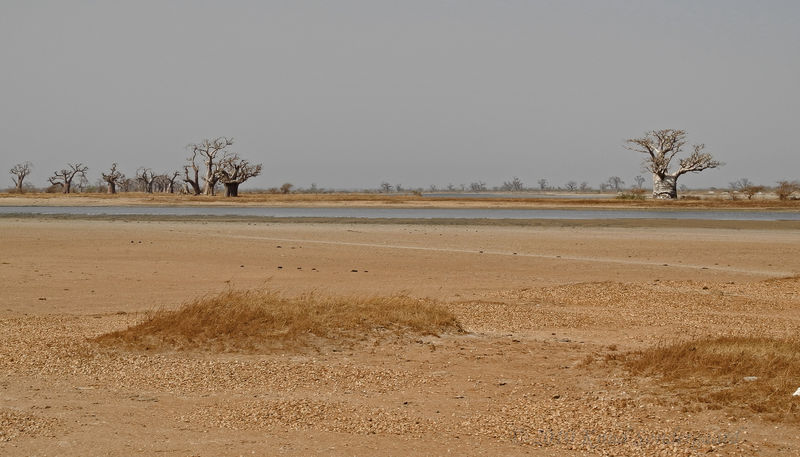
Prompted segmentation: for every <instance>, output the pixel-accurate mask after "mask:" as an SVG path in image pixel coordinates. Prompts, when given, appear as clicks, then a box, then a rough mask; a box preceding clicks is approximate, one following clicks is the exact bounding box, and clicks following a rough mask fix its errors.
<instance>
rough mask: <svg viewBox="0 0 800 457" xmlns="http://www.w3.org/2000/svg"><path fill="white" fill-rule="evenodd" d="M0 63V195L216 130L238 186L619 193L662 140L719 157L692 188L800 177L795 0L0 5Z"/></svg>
mask: <svg viewBox="0 0 800 457" xmlns="http://www.w3.org/2000/svg"><path fill="white" fill-rule="evenodd" d="M0 61H1V62H2V69H0V137H1V138H2V142H1V143H0V170H2V175H0V187H5V186H10V185H11V179H10V178H11V176H10V175H9V174H7V173H6V171H7V170H8V169H9V168H10V167H11V166H13V165H14V164H15V163H18V162H21V161H25V160H30V161H31V162H33V163H34V166H35V173H34V174H33V176H32V182H33V183H34V184H36V185H40V186H41V185H44V183H45V182H46V178H47V176H49V175H50V174H51V172H52V171H53V170H55V169H60V168H62V167H63V166H64V165H65V164H66V162H67V161H80V162H84V163H85V164H87V165H88V166H89V167H90V178H91V180H92V181H94V180H95V179H96V178H97V177H99V173H100V171H102V170H107V169H108V167H109V166H110V164H111V163H112V162H119V164H120V166H121V168H122V169H123V171H124V172H126V173H127V174H129V175H132V174H133V173H134V172H135V170H136V168H137V167H139V166H148V167H151V168H154V169H156V170H164V171H166V170H171V169H178V168H179V167H180V166H181V164H182V163H183V162H184V159H185V157H186V155H187V154H186V150H185V149H184V147H185V146H186V145H187V144H188V143H191V142H197V141H200V140H202V139H203V138H210V137H215V136H220V135H227V136H232V137H234V138H235V140H236V144H235V146H234V150H235V151H237V152H239V153H240V154H241V155H242V156H244V157H246V158H249V159H251V160H253V161H258V162H263V163H264V174H263V176H261V177H259V178H257V179H254V180H252V181H250V182H248V183H247V185H246V186H247V187H268V186H278V185H280V184H281V183H283V182H287V181H288V182H292V183H294V184H295V185H298V186H303V187H307V186H309V185H310V184H311V183H316V184H317V185H318V186H321V187H334V188H360V187H377V186H378V185H379V183H380V182H381V181H388V182H390V183H392V184H397V183H401V184H403V185H405V186H422V187H426V188H427V187H428V186H429V185H430V184H437V185H440V186H441V185H446V184H447V183H454V184H459V183H469V182H472V181H477V180H482V181H485V182H487V183H488V184H489V186H493V185H499V184H501V183H502V182H503V181H504V180H510V179H511V177H513V176H519V177H520V178H521V179H522V180H523V181H524V182H525V183H526V184H528V185H534V184H535V182H536V180H538V179H539V178H547V179H548V180H549V181H550V182H551V183H553V184H554V185H563V184H564V183H565V182H567V181H569V180H576V181H579V182H580V181H588V182H589V183H590V184H592V185H593V186H597V184H598V183H599V182H600V181H602V180H605V179H606V178H607V177H609V176H611V175H619V176H621V177H622V178H623V179H624V180H625V181H626V182H627V183H628V184H631V183H633V177H634V176H636V175H637V174H642V172H641V159H642V157H640V156H639V155H637V154H636V153H634V152H631V151H627V150H625V149H624V148H623V143H624V140H625V139H626V138H629V137H633V136H640V135H642V134H643V133H644V132H645V131H646V130H652V129H661V128H681V129H685V130H687V131H688V133H689V140H690V141H692V142H702V143H706V145H707V150H708V151H710V152H712V153H715V154H716V156H717V158H718V159H720V160H722V161H724V162H726V163H727V165H726V166H725V167H723V168H721V169H718V170H710V171H706V172H703V173H701V174H698V175H692V176H689V177H686V179H684V180H683V182H685V183H686V184H688V185H690V186H699V185H704V184H707V185H716V186H726V185H727V183H728V182H729V181H732V180H734V179H737V178H740V177H748V178H750V179H751V180H753V181H755V182H759V183H763V184H772V183H774V181H776V180H778V179H785V178H790V179H798V178H800V148H798V146H797V137H798V131H800V125H799V124H800V2H798V1H796V0H786V1H777V0H775V1H769V0H766V1H758V2H756V1H749V0H748V1H744V0H706V1H698V0H686V1H682V0H669V1H642V0H627V1H622V0H618V1H610V0H603V1H597V0H587V1H567V0H552V1H533V0H530V1H521V0H492V1H490V0H486V1H467V0H464V1H461V0H449V1H445V0H420V1H416V0H402V1H401V0H394V1H382V0H364V1H350V0H335V1H334V0H320V1H302V0H287V1H230V0H228V1H224V2H223V1H213V2H212V1H165V0H161V1H143V0H136V1H125V2H122V1H110V0H109V1H101V0H98V1H63V0H60V1H36V0H23V1H14V0H3V1H2V2H0ZM682 179H683V178H682ZM679 183H680V182H679Z"/></svg>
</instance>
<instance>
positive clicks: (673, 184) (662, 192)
mask: <svg viewBox="0 0 800 457" xmlns="http://www.w3.org/2000/svg"><path fill="white" fill-rule="evenodd" d="M653 198H658V199H673V198H678V177H677V176H670V175H658V174H656V173H653Z"/></svg>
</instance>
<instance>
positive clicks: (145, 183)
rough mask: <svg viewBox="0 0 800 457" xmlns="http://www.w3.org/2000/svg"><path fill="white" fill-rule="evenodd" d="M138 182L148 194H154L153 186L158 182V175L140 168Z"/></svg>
mask: <svg viewBox="0 0 800 457" xmlns="http://www.w3.org/2000/svg"><path fill="white" fill-rule="evenodd" d="M136 180H137V181H139V182H140V183H141V184H142V187H143V188H144V191H145V192H147V193H148V194H152V193H153V184H154V183H155V181H156V174H155V173H153V170H151V169H149V168H144V167H140V168H139V169H138V170H136Z"/></svg>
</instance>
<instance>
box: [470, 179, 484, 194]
mask: <svg viewBox="0 0 800 457" xmlns="http://www.w3.org/2000/svg"><path fill="white" fill-rule="evenodd" d="M469 190H471V191H472V192H484V191H485V190H486V183H485V182H483V181H475V182H471V183H469Z"/></svg>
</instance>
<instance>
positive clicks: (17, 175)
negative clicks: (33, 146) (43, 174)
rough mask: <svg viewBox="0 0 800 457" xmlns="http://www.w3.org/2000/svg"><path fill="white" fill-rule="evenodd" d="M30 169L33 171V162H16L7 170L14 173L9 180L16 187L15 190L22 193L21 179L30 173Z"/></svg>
mask: <svg viewBox="0 0 800 457" xmlns="http://www.w3.org/2000/svg"><path fill="white" fill-rule="evenodd" d="M31 171H33V164H32V163H30V162H23V163H18V164H16V165H14V166H13V167H12V168H11V169H10V170H8V172H9V173H11V174H12V175H14V176H13V177H12V178H11V180H12V181H14V187H16V188H17V192H19V193H22V181H24V180H25V178H26V177H27V176H28V175H29V174H31Z"/></svg>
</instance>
